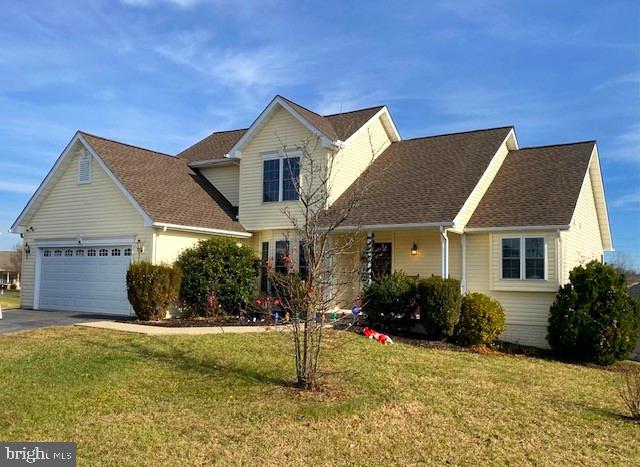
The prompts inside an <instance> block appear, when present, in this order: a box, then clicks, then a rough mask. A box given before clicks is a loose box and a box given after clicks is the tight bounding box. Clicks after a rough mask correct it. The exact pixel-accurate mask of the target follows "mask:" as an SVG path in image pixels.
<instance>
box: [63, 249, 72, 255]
mask: <svg viewBox="0 0 640 467" xmlns="http://www.w3.org/2000/svg"><path fill="white" fill-rule="evenodd" d="M64 255H65V256H73V250H64Z"/></svg>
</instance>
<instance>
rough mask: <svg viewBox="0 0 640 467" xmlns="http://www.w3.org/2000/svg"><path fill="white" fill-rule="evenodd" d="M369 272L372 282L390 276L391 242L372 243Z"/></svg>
mask: <svg viewBox="0 0 640 467" xmlns="http://www.w3.org/2000/svg"><path fill="white" fill-rule="evenodd" d="M372 253H373V255H372V256H373V257H372V258H371V272H372V275H373V280H376V279H379V278H380V277H382V276H385V275H387V274H391V242H374V243H373V251H372Z"/></svg>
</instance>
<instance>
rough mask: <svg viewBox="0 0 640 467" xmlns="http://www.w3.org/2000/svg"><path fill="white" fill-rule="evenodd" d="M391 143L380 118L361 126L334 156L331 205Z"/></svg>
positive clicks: (330, 195)
mask: <svg viewBox="0 0 640 467" xmlns="http://www.w3.org/2000/svg"><path fill="white" fill-rule="evenodd" d="M389 144H391V140H390V139H389V135H388V134H387V132H386V130H385V128H384V126H383V125H382V121H381V120H380V118H376V119H374V120H373V121H371V122H370V123H369V125H367V126H366V127H362V128H360V129H359V130H358V131H357V132H356V133H355V134H353V135H352V136H351V138H349V140H348V141H347V142H346V143H345V147H344V148H342V149H341V150H339V151H338V152H337V153H336V154H335V155H334V156H333V162H332V163H331V162H330V165H331V175H332V177H331V191H330V193H329V205H331V204H333V202H334V201H335V200H336V199H338V197H340V195H341V194H342V193H344V191H345V190H346V189H347V188H349V186H350V185H351V184H352V183H353V182H354V181H355V180H356V179H357V178H358V177H359V176H360V174H361V173H362V172H364V170H365V169H366V168H367V167H368V166H369V164H371V162H373V160H374V159H375V158H376V157H378V156H379V155H380V154H382V153H383V152H384V150H385V149H387V147H388V146H389Z"/></svg>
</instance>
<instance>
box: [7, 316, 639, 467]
mask: <svg viewBox="0 0 640 467" xmlns="http://www.w3.org/2000/svg"><path fill="white" fill-rule="evenodd" d="M289 339H290V336H287V335H282V334H275V333H269V334H247V335H238V334H236V335H233V334H227V335H210V336H194V337H150V336H141V335H132V334H123V333H113V332H109V331H101V330H92V329H88V328H71V327H69V328H50V329H45V330H40V331H34V332H28V333H19V334H13V335H5V336H0V356H1V357H0V408H1V410H0V439H2V440H3V441H14V440H15V441H18V440H20V441H28V440H40V441H44V440H56V441H76V442H77V443H78V456H79V465H150V466H151V465H153V466H157V465H212V464H221V465H228V464H233V465H263V466H266V465H354V464H355V465H358V464H360V465H434V464H438V465H441V464H445V463H448V464H454V465H477V464H486V465H523V464H524V465H527V464H536V465H567V464H571V465H603V464H619V465H633V464H635V465H637V464H638V462H639V461H640V443H638V440H639V439H640V426H639V425H637V424H634V423H632V422H631V421H629V420H628V419H627V418H625V417H624V416H623V414H624V407H623V405H622V404H621V402H620V401H619V399H618V397H617V392H616V391H617V382H618V375H617V374H616V373H615V372H612V371H608V370H603V369H599V368H589V367H584V366H578V365H568V364H564V363H557V362H552V361H545V360H537V359H531V358H525V357H512V356H504V355H479V354H474V353H462V352H453V351H446V350H433V349H426V348H417V347H411V346H409V345H405V344H396V345H394V346H390V347H384V346H381V345H379V344H378V343H376V342H373V341H369V340H367V339H364V338H362V337H359V336H355V335H353V334H346V333H344V332H343V333H337V332H331V333H329V340H328V342H327V344H328V349H327V351H326V352H325V353H324V362H325V364H326V366H327V369H328V370H330V372H329V374H328V375H327V376H326V383H325V389H324V390H323V391H320V392H317V393H299V392H297V391H296V390H294V389H292V388H291V387H290V386H289V385H288V382H289V381H291V380H292V378H293V368H292V362H291V360H290V358H289V356H288V350H289V343H290V341H289Z"/></svg>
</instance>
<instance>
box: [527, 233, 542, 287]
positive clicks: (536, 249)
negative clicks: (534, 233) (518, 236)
mask: <svg viewBox="0 0 640 467" xmlns="http://www.w3.org/2000/svg"><path fill="white" fill-rule="evenodd" d="M524 242H525V247H524V251H525V258H524V261H525V277H526V278H527V279H544V238H542V237H538V238H525V239H524Z"/></svg>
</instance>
